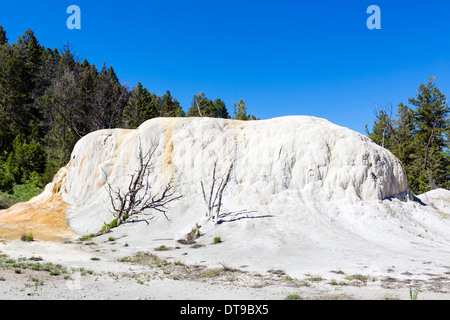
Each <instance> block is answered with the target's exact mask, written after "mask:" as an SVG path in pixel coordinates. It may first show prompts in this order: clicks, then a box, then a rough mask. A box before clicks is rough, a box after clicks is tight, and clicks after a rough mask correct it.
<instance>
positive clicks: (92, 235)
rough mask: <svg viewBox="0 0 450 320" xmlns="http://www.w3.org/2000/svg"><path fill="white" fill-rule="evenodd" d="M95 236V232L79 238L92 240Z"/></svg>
mask: <svg viewBox="0 0 450 320" xmlns="http://www.w3.org/2000/svg"><path fill="white" fill-rule="evenodd" d="M94 237H95V234H93V233H91V234H88V235H86V236H82V237H81V238H80V239H79V240H80V241H88V240H91V239H92V238H94Z"/></svg>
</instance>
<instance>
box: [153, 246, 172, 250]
mask: <svg viewBox="0 0 450 320" xmlns="http://www.w3.org/2000/svg"><path fill="white" fill-rule="evenodd" d="M169 250H172V248H170V247H166V246H165V245H161V246H159V247H158V248H155V251H169Z"/></svg>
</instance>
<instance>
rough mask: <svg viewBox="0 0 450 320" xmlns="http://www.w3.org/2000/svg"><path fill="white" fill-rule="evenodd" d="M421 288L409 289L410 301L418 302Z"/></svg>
mask: <svg viewBox="0 0 450 320" xmlns="http://www.w3.org/2000/svg"><path fill="white" fill-rule="evenodd" d="M419 292H420V288H416V289H414V291H413V290H412V288H409V299H410V300H417V297H418V296H419Z"/></svg>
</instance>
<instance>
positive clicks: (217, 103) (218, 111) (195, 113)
mask: <svg viewBox="0 0 450 320" xmlns="http://www.w3.org/2000/svg"><path fill="white" fill-rule="evenodd" d="M187 116H188V117H211V118H224V119H229V118H230V116H229V114H228V110H227V108H226V106H225V103H224V102H223V101H222V100H221V99H216V100H214V101H212V100H210V99H208V98H206V96H205V93H204V92H199V93H198V94H196V95H194V97H193V98H192V105H191V107H190V108H189V110H188V113H187Z"/></svg>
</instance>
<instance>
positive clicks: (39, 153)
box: [0, 26, 256, 192]
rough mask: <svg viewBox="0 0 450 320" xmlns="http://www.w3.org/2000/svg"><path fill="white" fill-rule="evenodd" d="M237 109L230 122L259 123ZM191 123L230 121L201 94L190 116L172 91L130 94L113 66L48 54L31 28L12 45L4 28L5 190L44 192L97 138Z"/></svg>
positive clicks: (1, 116) (0, 47)
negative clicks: (80, 146)
mask: <svg viewBox="0 0 450 320" xmlns="http://www.w3.org/2000/svg"><path fill="white" fill-rule="evenodd" d="M233 107H234V108H233V114H234V115H233V117H232V118H234V119H239V120H251V119H256V118H255V117H254V116H252V115H249V114H247V110H246V107H245V102H244V101H243V100H240V101H239V102H237V103H235V104H234V106H233ZM185 116H188V117H189V116H207V117H217V118H231V116H230V115H229V113H228V110H227V107H226V105H225V103H224V102H223V101H222V100H221V99H215V100H211V99H208V98H207V97H206V96H205V94H204V93H203V92H200V93H198V94H196V95H194V97H193V100H192V106H191V107H190V108H189V110H188V112H187V113H185V112H184V111H183V109H182V107H181V106H180V103H179V102H178V101H177V99H176V98H174V97H173V96H172V94H171V93H170V91H167V92H166V93H165V94H164V95H157V94H155V93H152V92H150V91H149V90H148V89H147V88H145V87H144V86H143V85H142V83H140V82H139V83H138V84H137V86H135V87H134V88H131V89H130V88H128V87H127V86H126V85H124V84H122V83H121V82H120V80H119V78H118V77H117V74H116V73H115V72H114V69H113V67H112V66H109V67H108V66H107V65H106V64H103V66H102V67H101V69H98V68H97V67H96V66H95V65H93V64H90V63H89V62H88V61H87V60H86V59H84V60H83V61H82V60H81V59H80V58H79V57H78V56H77V55H76V54H75V52H74V50H73V48H72V47H71V45H70V44H69V43H66V44H65V45H64V46H63V47H62V48H60V49H56V48H55V49H52V48H46V47H45V46H43V45H41V44H40V43H39V41H38V40H37V38H36V36H35V34H34V32H33V31H32V30H31V29H28V30H27V31H26V32H25V33H24V35H22V36H19V37H18V39H17V41H16V42H14V43H11V44H10V43H9V41H8V38H7V34H6V31H5V29H4V28H3V27H2V26H0V191H10V192H11V191H12V190H13V187H14V186H16V185H23V184H30V183H31V184H33V185H36V186H38V187H40V188H41V187H43V186H44V185H45V184H47V183H48V182H50V181H51V180H52V178H53V176H54V174H55V173H56V172H57V170H58V169H59V168H60V167H62V166H64V165H65V164H67V162H68V161H69V159H70V154H71V152H72V149H73V147H74V146H75V144H76V142H77V141H78V140H79V139H80V138H82V137H83V136H85V135H86V134H88V133H90V132H92V131H96V130H100V129H110V128H118V127H120V128H130V129H131V128H137V127H138V126H139V125H140V124H142V123H143V122H144V121H146V120H148V119H151V118H156V117H185Z"/></svg>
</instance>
